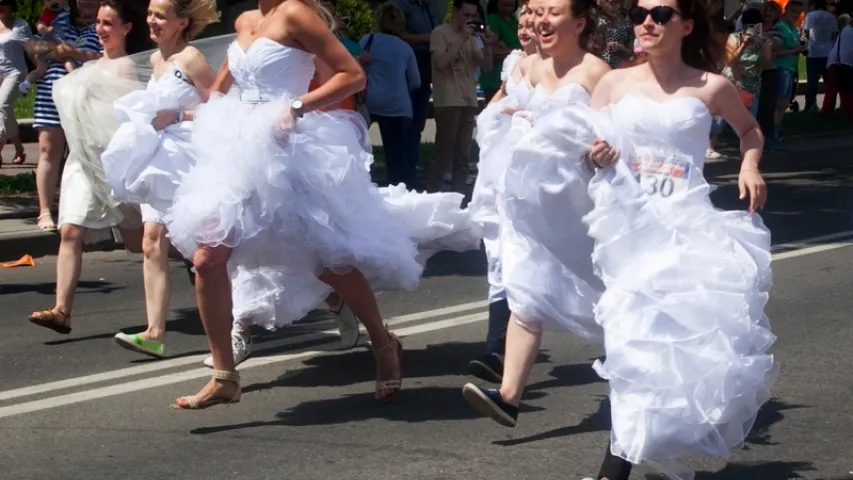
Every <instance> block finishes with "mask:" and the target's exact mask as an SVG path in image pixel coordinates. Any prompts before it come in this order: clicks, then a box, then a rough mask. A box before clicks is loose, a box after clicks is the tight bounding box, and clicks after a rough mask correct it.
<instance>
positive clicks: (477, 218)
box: [468, 3, 544, 383]
mask: <svg viewBox="0 0 853 480" xmlns="http://www.w3.org/2000/svg"><path fill="white" fill-rule="evenodd" d="M518 41H519V42H520V43H521V46H522V50H513V51H512V52H511V53H510V54H509V55H508V56H507V57H506V58H505V59H504V62H503V70H502V71H501V80H502V81H503V84H502V85H501V88H500V90H498V92H497V93H496V94H495V95H494V96H493V97H492V100H491V101H490V102H489V104H488V105H486V108H484V109H483V111H482V112H480V114H479V115H478V116H477V146H478V147H479V149H480V161H479V164H478V166H477V171H478V172H479V174H478V175H477V181H476V182H475V183H474V192H473V194H472V196H471V203H469V204H468V210H469V212H470V215H471V219H472V221H473V222H475V223H476V224H477V225H479V227H480V229H481V231H482V235H483V245H484V247H485V250H486V260H487V263H488V280H489V323H488V331H487V333H486V352H485V354H484V355H483V356H482V357H480V358H478V359H476V360H472V361H471V362H470V363H469V364H468V373H470V374H471V375H473V376H475V377H477V378H479V379H482V380H485V381H487V382H496V383H500V381H501V377H502V376H503V358H504V344H505V343H506V329H507V324H508V322H509V317H510V311H509V304H508V303H507V300H506V293H505V292H504V290H503V287H502V286H501V266H500V258H499V248H498V247H499V240H498V230H499V218H498V210H497V202H498V200H497V197H496V188H497V182H498V181H499V179H500V177H501V174H502V173H503V171H504V170H505V169H506V160H507V159H508V157H509V155H510V152H511V147H512V146H513V145H515V143H516V142H517V141H518V139H519V138H520V137H521V136H522V135H523V134H524V133H525V132H527V131H528V130H529V129H530V122H529V121H527V120H526V118H525V114H524V113H522V112H523V110H524V106H525V105H526V103H527V101H528V100H529V98H530V94H531V93H532V91H533V87H531V86H530V84H529V83H528V81H527V79H526V77H527V72H528V71H529V70H530V68H531V66H532V65H534V64H535V63H536V62H539V61H541V60H542V58H543V55H544V54H543V53H542V52H540V48H539V42H538V40H537V39H536V31H535V29H534V28H533V14H532V12H531V11H530V6H529V5H528V4H526V3H525V4H524V5H522V6H521V8H520V9H519V15H518Z"/></svg>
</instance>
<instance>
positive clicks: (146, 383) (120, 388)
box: [0, 312, 489, 418]
mask: <svg viewBox="0 0 853 480" xmlns="http://www.w3.org/2000/svg"><path fill="white" fill-rule="evenodd" d="M488 317H489V314H488V312H480V313H475V314H472V315H465V316H462V317H456V318H448V319H445V320H438V321H435V322H430V323H426V324H421V325H415V326H412V327H405V328H401V329H399V330H395V333H397V335H399V336H401V337H408V336H413V335H418V334H421V333H427V332H432V331H436V330H443V329H446V328H453V327H459V326H462V325H468V324H470V323H475V322H482V321H483V320H486V319H487V318H488ZM331 351H332V350H309V351H304V352H297V353H285V354H281V355H271V356H269V357H261V358H253V359H250V360H247V361H246V362H244V363H243V364H241V365H240V370H241V371H243V370H246V369H249V368H255V367H261V366H264V365H271V364H274V363H280V362H287V361H291V360H297V359H301V358H308V357H315V356H318V355H323V354H325V353H329V352H331ZM209 376H210V369H208V368H196V369H193V370H188V371H185V372H178V373H173V374H168V375H163V376H160V377H154V378H146V379H143V380H136V381H132V382H126V383H119V384H115V385H110V386H107V387H101V388H96V389H93V390H86V391H82V392H77V393H70V394H67V395H59V396H55V397H48V398H43V399H41V400H34V401H31V402H25V403H20V404H17V405H10V406H8V407H0V418H5V417H11V416H14V415H21V414H24V413H32V412H37V411H40V410H47V409H50V408H56V407H61V406H65V405H72V404H75V403H81V402H87V401H90V400H97V399H100V398H106V397H112V396H115V395H122V394H125V393H133V392H136V391H139V390H148V389H151V388H156V387H162V386H164V385H171V384H173V383H180V382H185V381H188V380H193V379H196V378H204V377H209ZM187 393H192V392H187Z"/></svg>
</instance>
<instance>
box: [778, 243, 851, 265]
mask: <svg viewBox="0 0 853 480" xmlns="http://www.w3.org/2000/svg"><path fill="white" fill-rule="evenodd" d="M851 245H853V239H850V240H846V241H842V242H834V243H826V244H823V245H815V246H813V247H805V248H800V249H799V250H791V251H789V252H782V253H774V254H773V260H774V261H775V260H785V259H788V258H796V257H803V256H806V255H813V254H815V253H821V252H828V251H830V250H836V249H839V248H844V247H849V246H851Z"/></svg>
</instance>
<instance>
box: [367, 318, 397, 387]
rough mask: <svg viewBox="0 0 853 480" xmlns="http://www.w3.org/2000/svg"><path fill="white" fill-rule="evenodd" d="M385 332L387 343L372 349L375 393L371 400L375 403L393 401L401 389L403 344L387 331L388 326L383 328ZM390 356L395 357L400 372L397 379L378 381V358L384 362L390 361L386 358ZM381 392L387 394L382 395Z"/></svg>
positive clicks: (379, 373) (379, 371) (379, 372)
mask: <svg viewBox="0 0 853 480" xmlns="http://www.w3.org/2000/svg"><path fill="white" fill-rule="evenodd" d="M385 332H386V333H387V334H388V343H386V344H385V345H383V346H381V347H379V348H373V354H374V355H375V356H376V393H375V394H374V396H373V398H374V399H375V400H376V401H377V402H383V403H384V402H389V401H391V400H393V399H394V398H395V397H396V396H397V393H398V392H399V391H400V389H401V388H402V387H403V344H402V343H401V342H400V339H399V338H397V336H396V335H394V334H393V333H391V332H389V331H388V325H386V326H385ZM391 355H394V356H395V357H396V360H397V365H398V369H399V372H400V373H399V374H398V375H399V377H398V378H392V379H390V380H380V377H381V375H382V374H381V367H380V362H379V358H380V357H385V358H386V360H390V359H389V358H388V357H390V356H391ZM382 392H388V393H385V394H384V395H383V394H382Z"/></svg>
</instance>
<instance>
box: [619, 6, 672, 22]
mask: <svg viewBox="0 0 853 480" xmlns="http://www.w3.org/2000/svg"><path fill="white" fill-rule="evenodd" d="M678 14H681V12H679V11H678V10H676V9H674V8H672V7H667V6H664V5H658V6H657V7H654V8H651V9H648V8H645V7H631V9H630V10H628V19H629V20H631V23H633V24H634V25H642V24H643V22H645V21H646V18H648V17H649V15H651V17H652V21H653V22H655V23H656V24H658V25H666V24H667V23H668V22H669V21H670V20H672V17H674V16H675V15H678Z"/></svg>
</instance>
